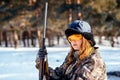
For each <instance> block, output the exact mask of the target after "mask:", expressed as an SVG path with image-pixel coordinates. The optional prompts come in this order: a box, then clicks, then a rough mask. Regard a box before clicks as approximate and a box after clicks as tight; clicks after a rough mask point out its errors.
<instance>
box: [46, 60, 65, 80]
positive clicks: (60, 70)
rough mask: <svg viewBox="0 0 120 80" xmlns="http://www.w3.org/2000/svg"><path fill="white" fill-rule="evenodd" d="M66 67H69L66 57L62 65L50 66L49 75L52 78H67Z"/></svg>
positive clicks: (58, 79) (56, 79)
mask: <svg viewBox="0 0 120 80" xmlns="http://www.w3.org/2000/svg"><path fill="white" fill-rule="evenodd" d="M66 68H67V62H66V59H65V61H64V62H63V64H62V65H61V66H60V67H56V68H55V69H52V68H50V67H49V74H48V76H49V78H50V80H62V79H61V78H65V76H64V73H65V70H66Z"/></svg>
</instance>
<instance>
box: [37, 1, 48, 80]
mask: <svg viewBox="0 0 120 80" xmlns="http://www.w3.org/2000/svg"><path fill="white" fill-rule="evenodd" d="M47 8H48V3H47V2H46V3H45V17H44V28H43V39H42V47H41V48H40V49H39V52H38V57H39V59H40V64H39V65H40V67H39V80H43V79H44V78H45V77H44V76H45V73H46V72H47V71H48V59H47V51H46V46H45V37H46V21H47ZM41 52H43V53H41ZM46 66H47V68H45V67H46ZM45 69H47V70H45ZM46 80H47V79H46Z"/></svg>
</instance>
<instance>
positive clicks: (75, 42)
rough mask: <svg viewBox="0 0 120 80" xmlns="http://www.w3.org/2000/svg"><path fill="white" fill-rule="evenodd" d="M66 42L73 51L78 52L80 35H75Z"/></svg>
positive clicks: (80, 41) (80, 40)
mask: <svg viewBox="0 0 120 80" xmlns="http://www.w3.org/2000/svg"><path fill="white" fill-rule="evenodd" d="M68 40H69V42H70V44H71V46H72V48H73V49H74V50H79V49H80V48H81V44H82V35H80V34H75V35H71V36H70V37H68Z"/></svg>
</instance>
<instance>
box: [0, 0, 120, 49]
mask: <svg viewBox="0 0 120 80" xmlns="http://www.w3.org/2000/svg"><path fill="white" fill-rule="evenodd" d="M46 1H47V0H46ZM47 2H48V16H47V38H48V43H49V44H48V46H54V40H53V38H55V37H56V38H57V43H58V45H59V39H60V37H64V30H65V29H66V28H67V26H68V25H69V23H71V21H73V20H76V19H81V20H86V21H88V22H89V23H90V25H91V27H92V29H93V30H92V31H93V34H94V35H96V36H98V37H99V41H98V43H99V44H102V39H103V38H104V39H105V40H108V41H110V45H111V46H112V47H114V46H115V44H119V39H118V38H119V36H120V29H119V28H120V0H48V1H47ZM44 9H45V0H0V45H1V46H5V47H9V46H11V47H13V46H14V47H18V44H21V45H23V46H24V47H26V46H28V47H29V46H30V45H32V46H33V47H35V46H36V39H38V42H39V46H41V34H42V27H43V23H44ZM30 39H31V42H30V41H29V40H30Z"/></svg>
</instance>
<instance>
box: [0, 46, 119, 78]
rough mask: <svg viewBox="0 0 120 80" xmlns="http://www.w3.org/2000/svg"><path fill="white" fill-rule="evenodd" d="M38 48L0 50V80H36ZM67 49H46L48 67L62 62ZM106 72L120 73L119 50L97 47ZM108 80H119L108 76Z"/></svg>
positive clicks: (53, 66)
mask: <svg viewBox="0 0 120 80" xmlns="http://www.w3.org/2000/svg"><path fill="white" fill-rule="evenodd" d="M38 50H39V48H17V49H15V48H4V47H1V48H0V80H38V70H37V69H36V68H35V59H36V55H37V53H38ZM68 51H69V47H47V52H48V59H49V66H51V67H52V68H55V67H56V66H59V65H60V64H62V62H63V61H64V58H65V56H66V55H67V52H68ZM99 51H100V52H101V56H102V57H103V59H104V61H105V63H106V67H107V72H110V71H120V48H111V47H106V46H99ZM108 80H120V78H119V77H116V76H108Z"/></svg>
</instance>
